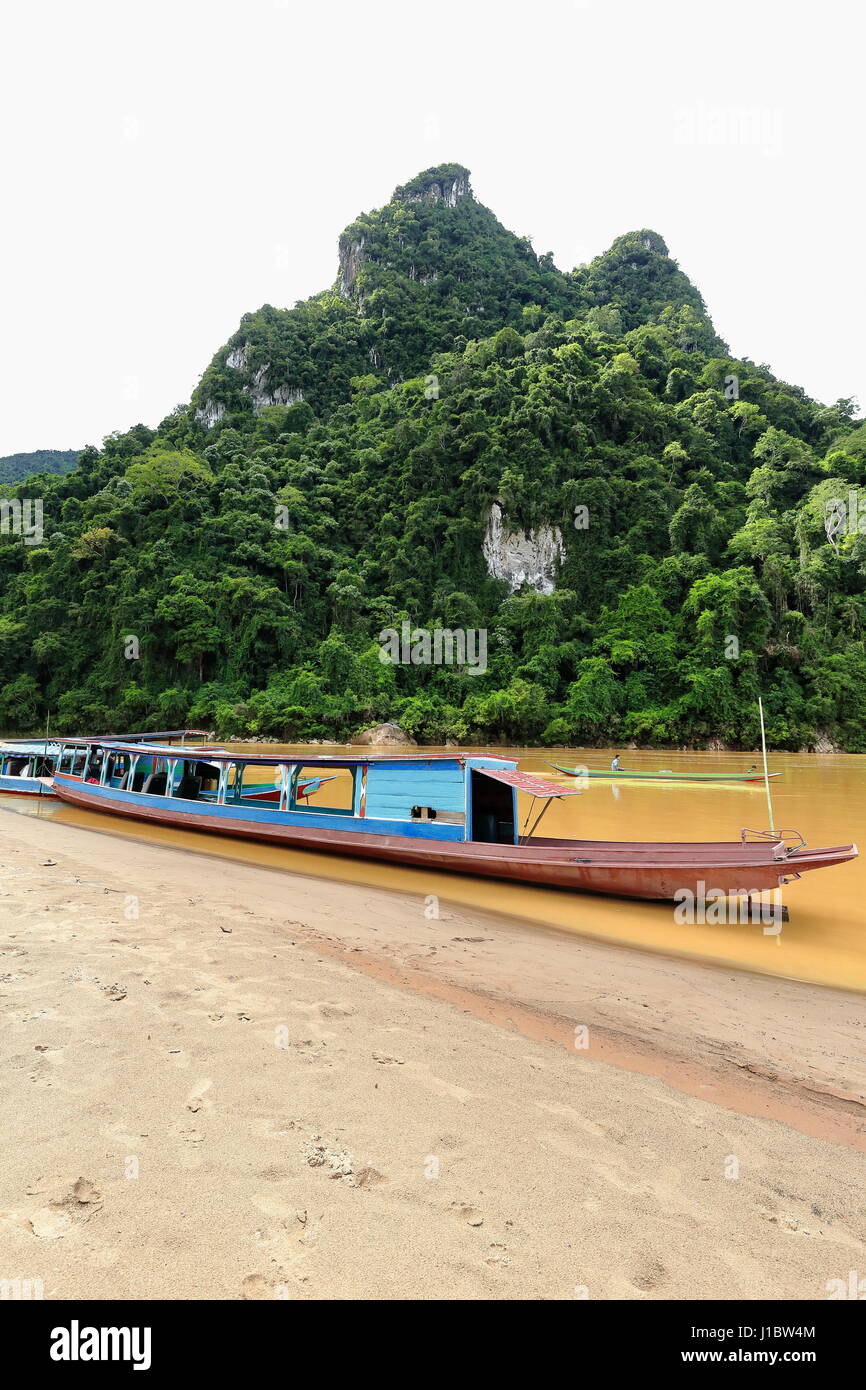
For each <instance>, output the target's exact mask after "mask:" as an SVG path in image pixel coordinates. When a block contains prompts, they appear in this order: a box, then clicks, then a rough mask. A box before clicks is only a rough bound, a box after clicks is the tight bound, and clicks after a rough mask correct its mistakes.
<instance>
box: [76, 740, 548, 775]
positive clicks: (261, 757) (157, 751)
mask: <svg viewBox="0 0 866 1390" xmlns="http://www.w3.org/2000/svg"><path fill="white" fill-rule="evenodd" d="M89 742H90V743H91V744H98V745H99V746H100V747H103V748H107V749H109V750H110V751H111V752H115V753H145V754H151V755H152V756H154V757H157V758H177V759H183V758H186V759H188V760H194V759H195V757H196V751H197V750H196V746H195V745H194V744H186V745H171V744H158V743H130V742H129V741H128V740H121V739H103V738H94V739H90V740H89ZM198 752H199V753H200V754H201V757H200V758H199V759H198V761H202V762H209V763H250V764H251V765H253V766H255V765H256V764H258V765H259V766H261V767H279V766H280V765H281V764H282V765H283V766H293V765H295V766H300V767H319V766H320V767H379V766H381V765H382V764H391V763H431V762H441V763H454V764H458V763H459V764H460V765H463V764H465V763H466V762H467V761H468V762H471V763H475V761H476V760H477V759H478V758H485V757H487V756H488V755H487V754H472V753H390V754H386V755H384V756H379V757H375V756H374V757H371V756H370V755H369V754H367V753H361V752H359V753H350V754H349V755H348V756H346V755H343V756H342V757H332V756H331V755H330V754H315V753H314V754H308V753H304V752H293V753H241V752H231V751H229V750H228V749H225V748H199V749H198ZM498 761H508V760H507V759H499V760H498ZM476 770H478V769H476ZM550 785H551V786H553V785H554V784H553V783H552V782H551V783H550Z"/></svg>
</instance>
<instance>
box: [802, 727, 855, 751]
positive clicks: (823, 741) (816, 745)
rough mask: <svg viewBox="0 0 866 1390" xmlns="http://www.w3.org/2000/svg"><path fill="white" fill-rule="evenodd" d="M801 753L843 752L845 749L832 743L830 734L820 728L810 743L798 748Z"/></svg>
mask: <svg viewBox="0 0 866 1390" xmlns="http://www.w3.org/2000/svg"><path fill="white" fill-rule="evenodd" d="M800 752H801V753H844V752H845V749H844V748H842V747H840V745H839V744H838V743H834V742H833V740H832V739H831V737H830V735H829V734H827V733H823V732H821V731H820V730H819V731H818V732H817V733H816V734H815V737H814V739H813V741H812V742H811V743H808V744H807V745H806V747H805V748H801V749H800Z"/></svg>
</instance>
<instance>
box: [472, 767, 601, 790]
mask: <svg viewBox="0 0 866 1390" xmlns="http://www.w3.org/2000/svg"><path fill="white" fill-rule="evenodd" d="M478 771H479V772H480V773H481V774H482V776H484V777H492V778H493V780H494V781H495V782H504V783H505V785H506V786H507V787H516V788H517V790H518V791H519V792H527V793H528V795H529V796H555V797H559V796H580V795H581V792H580V789H579V788H575V787H562V786H560V785H559V783H558V782H551V781H549V780H548V778H547V777H535V776H534V775H533V774H532V773H531V772H519V771H518V770H517V769H516V768H498V767H480V768H479V769H478Z"/></svg>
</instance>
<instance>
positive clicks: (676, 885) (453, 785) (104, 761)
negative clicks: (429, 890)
mask: <svg viewBox="0 0 866 1390" xmlns="http://www.w3.org/2000/svg"><path fill="white" fill-rule="evenodd" d="M267 769H274V774H275V775H274V777H273V782H272V786H273V787H274V791H273V792H268V796H269V797H271V798H272V799H271V800H270V801H263V799H262V791H263V788H262V782H261V780H260V779H261V773H262V771H263V770H267ZM319 769H321V770H322V771H323V772H325V771H327V772H329V773H332V774H333V775H334V777H336V775H337V773H339V772H342V773H344V774H348V775H344V776H343V778H342V784H343V792H344V795H343V796H342V797H341V798H338V800H340V801H341V802H342V804H340V805H333V804H332V805H328V804H325V803H323V802H320V801H319V800H310V799H309V796H306V797H305V795H304V791H305V789H306V788H308V787H309V783H310V781H311V780H315V779H316V778H317V777H318V772H319ZM332 780H333V778H332ZM321 781H322V782H324V781H325V778H322V779H321ZM53 787H54V790H55V791H56V793H57V795H58V796H59V797H60V798H61V800H63V801H66V802H69V803H70V805H72V806H78V807H80V808H82V809H85V810H89V811H103V812H106V813H107V814H108V815H112V816H119V817H122V818H123V819H126V820H129V819H135V820H141V821H146V822H148V823H149V824H153V825H170V826H174V827H176V828H178V829H184V830H193V831H206V832H209V833H211V834H217V835H228V836H235V837H238V838H240V839H247V840H263V841H265V842H267V843H268V844H272V845H277V846H280V847H282V848H285V849H304V850H320V851H326V852H329V853H332V854H348V855H355V856H360V857H362V858H366V859H379V860H384V861H387V862H389V863H398V864H409V865H416V866H418V867H419V868H424V869H427V870H430V869H435V870H441V869H444V870H449V871H452V872H457V873H465V874H473V875H476V876H481V877H486V878H501V879H508V880H512V881H516V882H520V883H531V884H538V885H541V886H546V887H557V888H571V889H575V890H578V891H583V892H593V893H606V894H611V895H614V896H620V897H626V898H660V899H665V900H672V899H675V898H677V897H678V895H679V894H681V893H682V892H683V891H686V892H691V893H700V892H701V891H703V890H705V889H708V888H709V889H711V890H713V891H715V892H722V893H732V894H735V895H737V896H740V895H743V894H758V893H761V892H763V891H765V890H767V889H775V888H778V887H780V885H782V884H784V883H788V882H790V881H791V880H792V879H796V878H798V877H799V876H800V875H801V874H803V873H805V872H806V871H807V870H810V869H820V868H826V867H829V866H831V865H834V864H842V863H844V862H845V861H846V860H849V859H854V858H856V856H857V849H856V846H854V845H839V846H835V847H832V848H829V849H807V848H806V844H805V841H804V840H803V839H802V837H799V836H797V837H796V840H795V841H794V842H792V841H791V838H790V837H791V836H793V835H795V834H796V832H779V833H778V834H776V833H772V834H771V833H770V832H766V833H763V832H762V833H760V834H758V835H757V836H756V837H755V838H753V839H750V838H749V835H750V834H754V832H749V831H745V830H743V831H741V832H740V838H739V839H738V840H732V841H719V842H710V843H688V842H686V843H680V844H672V843H658V844H655V843H645V842H641V843H628V842H623V841H618V840H617V841H610V842H604V841H599V840H575V839H547V838H543V837H540V836H538V835H535V834H534V831H535V830H536V829H537V827H538V824H539V822H540V820H541V818H542V816H543V815H544V814H545V812H546V810H547V808H548V807H549V806H550V804H551V801H553V800H556V799H559V798H561V797H566V796H579V795H580V792H579V791H577V790H573V789H571V788H566V787H563V786H561V785H560V784H558V783H555V782H551V781H548V780H547V779H546V778H543V777H537V776H534V775H531V774H529V773H525V772H521V771H520V770H519V769H518V768H517V765H516V763H515V762H513V761H512V760H510V759H504V758H493V757H485V756H476V755H470V754H462V753H454V754H411V755H409V754H398V755H395V756H389V757H378V758H377V757H370V756H366V757H365V756H363V755H359V754H355V755H353V756H348V757H345V756H344V757H331V756H330V755H327V756H322V757H313V758H306V759H299V758H298V756H297V755H295V756H294V758H293V756H292V755H291V754H287V753H267V754H260V753H236V752H230V751H225V752H214V751H212V750H208V751H207V752H205V753H202V752H201V751H197V750H196V749H195V748H170V747H161V746H157V745H146V744H122V743H115V744H111V743H102V744H100V743H96V744H93V745H91V747H90V748H89V749H88V754H87V763H86V765H85V768H84V774H83V776H80V777H75V776H71V775H70V774H69V773H68V772H66V771H64V770H63V769H59V770H58V771H57V772H55V774H54V778H53ZM518 792H523V793H524V794H525V795H527V796H529V797H530V798H531V799H532V800H531V803H530V804H531V810H530V812H529V814H528V815H527V817H526V822H525V824H524V827H523V829H522V830H521V829H520V827H519V821H518V814H517V794H518ZM539 801H540V802H542V803H543V804H542V808H541V811H540V812H539V813H538V815H537V816H536V818H535V820H534V822H533V823H532V825H531V826H530V825H529V819H530V816H531V815H534V814H535V808H536V805H537V803H538V802H539ZM588 814H591V810H590V808H589V807H588ZM786 837H788V838H786ZM286 867H291V860H287V861H286Z"/></svg>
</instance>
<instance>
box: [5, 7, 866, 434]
mask: <svg viewBox="0 0 866 1390" xmlns="http://www.w3.org/2000/svg"><path fill="white" fill-rule="evenodd" d="M858 11H859V15H858ZM862 14H863V9H862V7H861V6H859V5H857V4H856V3H855V2H854V0H824V3H823V4H821V5H819V6H815V5H812V4H805V3H803V0H793V3H788V0H728V2H727V3H723V4H720V3H715V4H713V3H707V2H706V0H704V3H701V0H616V3H608V4H602V3H594V0H533V3H527V0H459V3H457V2H456V0H436V3H432V4H429V5H419V4H411V3H407V0H366V3H357V0H356V2H355V3H347V2H346V0H332V3H327V2H325V3H322V0H319V3H317V4H298V3H295V2H294V0H235V3H231V4H229V3H227V2H226V0H146V3H142V0H73V3H70V2H69V0H66V2H65V3H64V2H63V0H47V2H46V0H42V3H40V0H28V3H26V4H23V3H20V4H14V5H13V4H12V3H10V0H7V4H6V7H5V18H4V24H3V45H2V52H0V161H2V163H0V167H2V182H0V189H2V194H3V212H2V217H0V240H2V245H0V252H2V259H0V266H2V271H0V324H2V333H0V339H2V341H0V455H2V454H6V453H12V452H16V451H19V450H29V449H38V448H55V449H56V448H77V447H81V446H83V445H84V444H87V443H96V444H98V443H99V442H100V441H101V439H102V437H103V436H104V435H106V434H108V433H109V432H110V431H112V430H119V429H120V430H122V429H126V428H127V427H128V426H130V425H132V424H134V423H136V422H137V421H139V420H142V421H144V422H145V423H146V424H149V425H156V424H157V423H158V422H159V421H160V419H162V418H163V417H164V416H165V415H166V414H167V413H168V412H169V411H170V410H171V409H172V408H173V406H175V405H176V404H177V403H178V402H180V401H186V400H188V399H189V396H190V392H191V391H192V388H193V387H194V385H195V383H196V381H197V379H198V377H199V376H200V375H201V373H202V371H203V370H204V368H205V366H206V365H207V363H208V361H209V360H210V358H211V356H212V355H213V353H214V352H215V351H216V349H217V348H219V347H220V346H221V344H222V343H224V342H225V341H226V339H227V338H228V337H229V335H230V334H231V333H232V332H234V330H235V328H236V327H237V323H238V320H239V318H240V316H241V314H242V313H244V312H245V311H247V310H252V309H256V308H257V307H258V306H259V305H260V304H262V303H264V302H270V303H272V304H275V305H290V304H292V303H294V301H295V300H297V299H300V298H303V297H305V296H307V295H309V294H312V293H315V292H316V291H318V290H320V289H323V288H325V287H326V286H327V285H328V284H330V283H331V282H332V280H333V279H334V277H335V274H336V264H337V253H336V243H337V237H338V235H339V233H340V231H341V230H342V228H343V227H344V226H345V225H346V224H347V223H348V222H350V221H351V220H352V219H353V218H354V217H355V216H356V215H357V214H358V213H359V212H361V211H365V210H369V209H372V208H375V207H379V206H381V205H382V204H383V203H384V202H386V201H387V200H388V198H389V197H390V194H391V192H392V190H393V188H394V187H395V186H396V185H397V184H399V183H404V182H405V181H406V180H408V179H409V178H411V177H412V176H413V175H414V174H416V173H418V172H420V170H422V169H424V168H426V167H427V166H429V165H431V164H434V163H440V162H442V161H445V160H455V161H458V162H460V163H462V164H466V165H468V167H469V168H470V169H471V170H472V177H473V186H474V189H475V193H476V196H477V197H478V198H479V199H480V200H481V201H482V202H484V203H486V204H487V205H488V206H489V207H491V208H493V210H494V211H495V212H496V214H497V215H498V216H499V218H500V219H501V220H502V221H503V222H504V223H505V225H506V226H507V227H509V228H510V229H511V230H513V231H515V232H517V233H519V234H520V235H527V234H528V235H530V236H531V237H532V238H533V244H534V246H535V248H536V250H537V251H539V252H543V251H548V250H550V251H552V252H553V253H554V259H555V260H556V263H557V265H559V266H560V268H561V269H564V270H566V269H570V268H571V267H572V266H573V265H575V264H577V263H579V262H580V261H583V260H586V259H589V258H591V257H592V256H593V255H596V254H598V253H599V252H601V251H603V250H604V249H605V248H606V247H607V246H608V245H609V244H610V242H611V241H612V240H613V238H614V237H615V236H617V235H619V234H620V233H622V232H626V231H630V230H633V229H635V228H639V227H652V228H654V229H655V230H656V231H658V232H660V233H661V234H662V236H664V238H665V240H666V241H667V243H668V246H669V248H670V250H671V254H672V255H673V256H674V257H675V258H676V259H677V260H678V261H679V263H680V265H681V266H682V268H683V269H684V270H685V271H686V273H687V274H688V275H690V276H691V278H692V279H693V280H694V281H695V283H696V284H697V286H698V288H699V289H700V290H701V291H702V293H703V295H704V297H705V299H706V301H707V304H708V307H709V310H710V313H711V314H712V315H713V318H714V320H715V323H716V327H717V329H718V330H719V332H720V333H721V335H722V336H723V337H724V338H726V339H727V340H728V342H729V343H730V344H731V347H732V349H733V350H734V352H737V353H742V354H744V355H747V356H750V357H752V358H753V359H754V360H755V361H758V362H761V361H766V362H768V363H769V364H770V365H771V367H772V368H773V370H774V371H775V372H776V373H777V374H778V375H779V376H782V377H783V378H785V379H787V380H789V381H793V382H795V383H797V384H800V385H802V386H804V387H805V388H806V390H807V391H809V393H810V394H812V395H814V396H816V397H818V398H819V399H822V400H835V399H836V398H837V397H839V396H850V395H854V396H859V399H860V403H861V407H862V408H866V385H864V354H863V339H862V335H863V324H864V321H866V318H864V298H866V296H864V272H863V252H864V235H863V227H862V217H863V209H864V202H863V141H864V97H863V91H864V81H863V40H864V23H863V19H862Z"/></svg>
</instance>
